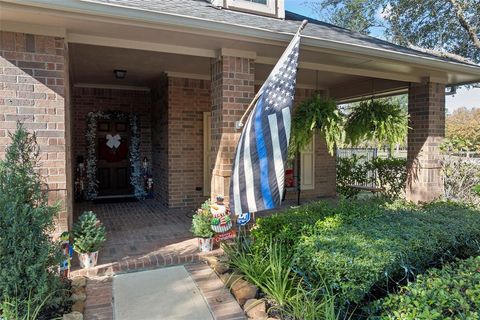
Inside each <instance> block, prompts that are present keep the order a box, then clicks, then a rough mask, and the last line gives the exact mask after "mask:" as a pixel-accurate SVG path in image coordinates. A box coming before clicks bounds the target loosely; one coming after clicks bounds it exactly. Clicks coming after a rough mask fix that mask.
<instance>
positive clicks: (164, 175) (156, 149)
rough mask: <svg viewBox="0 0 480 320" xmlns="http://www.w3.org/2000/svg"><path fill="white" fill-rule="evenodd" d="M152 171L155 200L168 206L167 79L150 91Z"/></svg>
mask: <svg viewBox="0 0 480 320" xmlns="http://www.w3.org/2000/svg"><path fill="white" fill-rule="evenodd" d="M152 169H153V181H154V183H155V185H154V190H155V199H156V200H158V201H160V202H161V203H162V204H163V205H165V206H168V78H167V76H166V75H163V76H162V77H161V78H160V79H158V80H157V81H156V84H155V85H154V86H153V89H152Z"/></svg>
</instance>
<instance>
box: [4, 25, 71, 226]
mask: <svg viewBox="0 0 480 320" xmlns="http://www.w3.org/2000/svg"><path fill="white" fill-rule="evenodd" d="M65 56H66V53H65V42H64V39H63V38H57V37H51V36H40V35H32V34H24V33H12V32H0V158H2V157H4V154H5V145H6V144H8V143H10V139H9V138H8V136H7V131H14V130H15V127H16V122H17V121H22V122H23V123H24V125H25V127H26V128H27V129H29V130H30V131H34V132H35V133H36V136H37V142H38V144H39V147H40V157H41V158H40V165H41V167H40V173H41V174H42V176H43V177H45V181H46V183H47V184H48V189H49V198H50V199H51V201H52V202H53V201H57V200H61V201H62V204H63V206H62V210H61V212H60V214H59V216H58V219H57V225H56V227H57V228H56V230H55V235H58V234H60V233H61V232H62V231H65V230H67V229H68V225H69V222H70V221H69V220H70V219H71V211H70V212H68V213H67V208H66V206H65V199H66V190H67V177H66V148H65V145H66V143H65V124H66V120H65V111H66V110H65V81H66V79H68V77H67V76H66V72H67V71H66V68H65V66H66V61H65Z"/></svg>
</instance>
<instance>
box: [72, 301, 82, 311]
mask: <svg viewBox="0 0 480 320" xmlns="http://www.w3.org/2000/svg"><path fill="white" fill-rule="evenodd" d="M83 310H85V301H80V300H79V301H77V302H75V303H74V304H73V306H72V311H78V312H81V313H83Z"/></svg>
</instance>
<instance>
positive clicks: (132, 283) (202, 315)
mask: <svg viewBox="0 0 480 320" xmlns="http://www.w3.org/2000/svg"><path fill="white" fill-rule="evenodd" d="M84 319H85V320H109V319H115V320H125V319H128V320H130V319H136V320H150V319H166V320H168V319H172V320H182V319H192V320H245V319H246V317H245V314H244V313H243V310H242V309H241V308H240V306H239V305H238V303H237V301H236V300H235V298H234V297H233V296H232V295H231V294H230V292H229V290H228V289H227V288H226V287H225V286H224V284H223V282H222V281H221V280H220V279H219V277H218V276H217V274H216V273H215V272H214V271H213V270H212V269H211V268H210V267H208V266H207V265H206V264H205V263H197V264H189V265H184V266H175V267H165V268H161V269H156V270H149V271H138V272H130V273H125V274H118V275H116V276H113V277H99V278H97V277H96V278H91V279H89V280H88V281H87V301H86V304H85V318H84Z"/></svg>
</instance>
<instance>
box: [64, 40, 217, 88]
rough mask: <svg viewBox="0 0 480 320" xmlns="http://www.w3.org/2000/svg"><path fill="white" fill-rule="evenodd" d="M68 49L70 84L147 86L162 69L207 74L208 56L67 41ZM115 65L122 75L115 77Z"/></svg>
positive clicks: (163, 70) (208, 68) (208, 69)
mask: <svg viewBox="0 0 480 320" xmlns="http://www.w3.org/2000/svg"><path fill="white" fill-rule="evenodd" d="M69 53H70V67H71V75H72V79H73V84H74V85H78V84H102V85H105V84H106V85H123V86H144V87H148V86H149V85H150V84H151V83H152V81H154V80H156V79H158V77H159V76H160V75H161V74H162V73H163V72H166V71H174V72H179V73H186V74H188V73H189V74H200V75H205V76H206V77H208V75H209V74H210V59H209V58H205V57H194V56H193V57H192V56H185V55H179V54H173V53H164V52H154V51H144V50H133V49H125V48H112V47H103V46H92V45H83V44H71V45H70V47H69ZM115 69H120V70H127V76H126V78H125V79H116V78H115V76H114V73H113V70H115Z"/></svg>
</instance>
